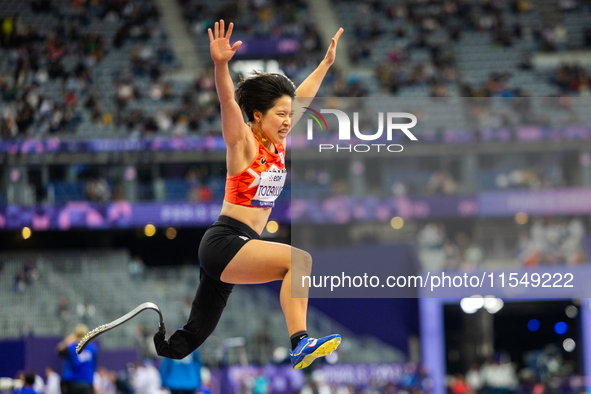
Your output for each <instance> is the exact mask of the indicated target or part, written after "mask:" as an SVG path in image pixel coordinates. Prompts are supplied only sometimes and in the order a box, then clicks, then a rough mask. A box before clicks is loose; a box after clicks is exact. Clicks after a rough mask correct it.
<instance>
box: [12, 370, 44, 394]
mask: <svg viewBox="0 0 591 394" xmlns="http://www.w3.org/2000/svg"><path fill="white" fill-rule="evenodd" d="M19 379H20V381H21V383H22V385H23V386H22V388H20V389H14V391H13V394H42V393H41V392H37V391H35V389H34V388H33V385H34V384H35V372H34V371H29V372H26V373H23V372H21V373H20V374H19Z"/></svg>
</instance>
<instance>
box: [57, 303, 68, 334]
mask: <svg viewBox="0 0 591 394" xmlns="http://www.w3.org/2000/svg"><path fill="white" fill-rule="evenodd" d="M56 315H57V317H58V319H59V321H60V333H61V335H62V336H64V337H65V336H66V333H67V330H68V326H69V324H70V305H69V304H68V299H67V298H66V297H65V296H63V295H62V296H60V298H59V302H58V306H57V313H56Z"/></svg>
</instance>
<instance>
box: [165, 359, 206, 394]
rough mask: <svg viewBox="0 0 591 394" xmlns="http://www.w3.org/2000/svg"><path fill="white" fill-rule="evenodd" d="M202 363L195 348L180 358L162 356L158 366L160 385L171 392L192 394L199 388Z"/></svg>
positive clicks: (173, 393)
mask: <svg viewBox="0 0 591 394" xmlns="http://www.w3.org/2000/svg"><path fill="white" fill-rule="evenodd" d="M202 365H203V364H201V360H200V359H199V353H198V352H197V350H195V351H194V352H193V353H190V354H189V355H188V356H186V357H185V358H183V359H181V360H173V359H170V358H164V360H163V361H162V365H161V366H160V377H161V378H162V387H166V388H168V389H169V390H170V393H171V394H193V393H194V392H195V391H196V390H199V389H200V388H201V366H202Z"/></svg>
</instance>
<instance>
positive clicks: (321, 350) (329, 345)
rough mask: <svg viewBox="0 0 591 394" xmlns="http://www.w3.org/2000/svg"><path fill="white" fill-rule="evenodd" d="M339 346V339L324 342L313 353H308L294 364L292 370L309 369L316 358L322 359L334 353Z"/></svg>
mask: <svg viewBox="0 0 591 394" xmlns="http://www.w3.org/2000/svg"><path fill="white" fill-rule="evenodd" d="M340 344H341V338H333V339H331V340H330V341H326V342H325V343H323V344H322V346H319V347H318V349H316V350H314V353H310V354H308V355H307V356H306V357H304V359H303V360H302V361H300V362H299V363H298V364H296V366H295V367H294V368H295V369H303V368H307V367H309V366H310V364H312V362H314V360H316V359H317V358H318V357H324V356H327V355H329V354H331V353H332V352H334V351H335V350H336V349H337V348H338V347H339V345H340Z"/></svg>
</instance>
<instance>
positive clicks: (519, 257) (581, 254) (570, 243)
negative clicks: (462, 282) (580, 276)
mask: <svg viewBox="0 0 591 394" xmlns="http://www.w3.org/2000/svg"><path fill="white" fill-rule="evenodd" d="M479 226H486V224H484V223H483V224H482V225H479ZM505 226H507V227H506V229H505V230H504V232H505V234H503V230H501V228H502V227H498V228H499V233H498V234H495V235H494V237H496V238H497V239H498V240H502V242H503V243H506V244H507V245H512V244H513V243H512V242H511V241H512V240H511V238H513V237H515V236H517V237H518V242H517V244H516V249H515V250H514V251H513V253H514V254H513V257H512V258H511V257H509V256H497V255H495V252H494V250H493V249H494V245H489V246H487V247H486V248H485V247H484V246H483V245H482V242H483V241H482V240H480V241H478V239H476V236H474V235H472V236H470V235H468V234H470V232H472V233H474V232H475V228H476V227H474V228H471V229H470V228H465V229H464V231H458V232H455V234H454V235H453V236H452V235H450V234H449V233H448V232H447V231H446V226H445V224H444V223H443V222H430V223H426V224H425V225H424V226H422V227H421V229H420V230H419V231H418V232H417V235H416V244H417V250H418V254H419V260H420V261H421V265H422V268H423V269H424V270H426V271H441V270H444V269H462V270H471V269H474V268H476V267H478V266H482V265H483V264H486V263H487V261H486V260H487V259H489V260H492V261H495V259H498V258H506V259H507V261H510V260H514V261H518V262H519V263H520V264H522V265H523V266H528V267H535V266H539V265H556V264H562V265H576V264H581V263H583V262H585V261H587V260H586V254H587V253H586V249H585V248H586V247H587V245H586V244H585V242H586V230H585V225H584V223H583V221H582V220H581V218H579V217H575V218H571V219H569V218H564V217H559V218H556V219H555V218H546V219H543V218H536V219H533V220H532V224H531V226H529V228H528V227H523V225H517V226H518V227H517V228H515V227H514V226H515V224H513V225H512V224H510V223H506V224H505ZM489 236H490V235H489ZM494 242H495V241H493V244H494ZM507 253H508V254H511V251H508V252H507Z"/></svg>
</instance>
